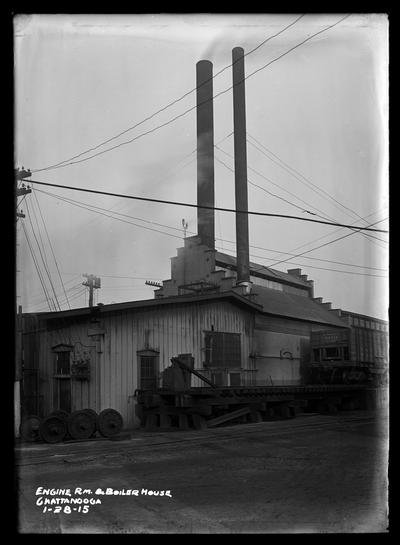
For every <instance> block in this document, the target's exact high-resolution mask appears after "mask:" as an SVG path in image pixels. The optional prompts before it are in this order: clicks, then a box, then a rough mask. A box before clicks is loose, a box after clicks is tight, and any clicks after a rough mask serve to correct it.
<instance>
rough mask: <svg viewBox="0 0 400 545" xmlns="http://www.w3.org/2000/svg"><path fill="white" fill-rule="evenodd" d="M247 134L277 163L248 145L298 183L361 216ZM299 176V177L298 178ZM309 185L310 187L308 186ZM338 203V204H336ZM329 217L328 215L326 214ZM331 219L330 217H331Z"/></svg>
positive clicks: (376, 238)
mask: <svg viewBox="0 0 400 545" xmlns="http://www.w3.org/2000/svg"><path fill="white" fill-rule="evenodd" d="M247 136H249V137H250V138H252V139H253V140H254V141H255V142H257V144H258V145H259V146H261V147H262V148H263V149H264V150H265V151H267V152H268V153H270V154H271V155H273V156H274V157H276V158H277V159H278V160H279V161H280V163H282V164H280V163H278V162H277V161H275V159H273V158H272V157H270V156H269V155H267V154H266V153H265V152H264V151H263V149H260V148H259V147H258V146H256V145H255V144H254V143H253V142H251V140H247V141H248V143H249V144H250V145H252V146H253V147H254V148H255V149H256V150H258V151H259V152H260V153H262V154H263V155H264V156H265V157H267V159H269V160H270V161H272V162H273V163H275V164H276V165H278V166H279V167H280V168H282V169H283V170H285V171H286V172H287V173H288V174H290V175H291V176H293V177H294V178H296V179H297V180H298V181H299V182H300V183H302V184H304V185H306V186H307V187H309V188H310V189H311V190H312V191H314V193H316V194H317V195H319V196H320V197H323V198H325V199H326V200H328V198H329V199H330V200H332V201H333V202H334V206H335V207H336V208H337V209H340V208H339V206H340V207H342V208H344V209H346V210H349V211H350V212H351V213H352V217H354V216H357V217H358V219H362V217H361V216H360V215H359V214H358V213H357V212H356V211H355V210H353V209H351V208H349V207H348V206H346V205H344V204H343V203H341V202H340V201H338V200H337V199H335V197H333V196H332V195H331V194H330V193H328V192H327V191H325V190H324V189H322V188H320V187H318V186H316V185H315V184H313V182H311V180H309V179H308V178H307V177H306V176H304V175H303V174H301V172H299V171H298V170H296V169H295V168H293V167H291V166H290V165H289V164H288V163H286V162H285V161H283V159H281V158H280V157H279V156H278V155H276V153H274V152H273V151H271V150H270V149H269V148H267V146H265V145H264V144H262V143H261V142H260V141H259V140H257V139H256V138H255V137H254V136H251V135H250V134H249V133H247ZM300 176H301V178H300ZM310 186H311V187H310ZM324 195H325V196H324ZM337 205H339V206H337ZM345 214H346V215H347V216H348V217H351V216H350V215H349V214H348V213H347V212H345ZM328 217H329V216H328ZM331 219H332V218H331ZM360 234H361V235H363V236H367V237H370V238H373V239H375V240H378V241H380V242H385V241H384V240H382V239H380V238H378V237H374V236H373V235H370V234H368V233H360Z"/></svg>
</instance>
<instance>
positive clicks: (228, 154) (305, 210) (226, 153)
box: [215, 145, 332, 219]
mask: <svg viewBox="0 0 400 545" xmlns="http://www.w3.org/2000/svg"><path fill="white" fill-rule="evenodd" d="M215 147H216V148H217V149H218V150H219V151H222V153H225V155H227V156H228V157H230V158H231V159H233V156H232V155H231V154H230V153H228V152H227V151H225V150H223V149H222V148H220V147H219V146H217V145H215ZM216 159H217V161H218V162H220V163H221V164H222V165H224V166H225V167H226V168H227V169H229V170H230V171H231V172H234V170H233V169H232V168H231V167H229V166H228V165H227V164H226V163H224V162H223V161H221V159H219V158H218V157H216ZM248 169H249V170H251V171H252V172H254V173H255V174H258V175H259V176H260V177H261V178H264V180H266V181H267V182H270V183H271V184H273V185H275V186H276V187H279V188H280V189H282V190H283V191H285V192H286V193H289V194H290V195H292V196H293V197H295V198H296V199H298V200H299V201H300V202H303V203H304V204H306V205H307V207H309V203H307V202H306V201H304V200H303V199H301V198H300V197H297V195H295V194H294V193H292V192H291V191H289V190H287V189H285V188H284V187H282V186H280V185H279V184H277V183H275V182H274V181H272V180H271V179H270V178H267V177H266V176H264V175H263V174H261V172H259V171H257V170H255V169H254V168H252V167H250V166H248ZM247 181H248V183H249V184H250V185H253V186H255V187H258V188H259V189H261V190H263V191H265V192H266V193H269V194H270V195H272V196H273V197H276V198H277V199H281V200H282V201H284V202H286V203H288V204H290V205H291V206H294V207H295V208H298V209H299V210H301V211H302V212H305V213H307V214H311V215H313V216H318V217H320V218H323V219H332V218H329V217H324V216H319V215H318V214H315V213H314V212H310V210H307V209H305V208H302V207H301V206H297V204H294V203H292V202H290V201H288V200H286V199H284V198H283V197H281V196H279V195H275V194H274V193H271V192H270V191H268V190H267V189H265V188H263V187H261V186H259V185H257V184H255V183H254V182H251V181H250V180H249V179H247ZM313 208H314V209H315V210H317V211H318V212H321V214H323V212H322V211H321V210H318V208H315V207H314V206H313Z"/></svg>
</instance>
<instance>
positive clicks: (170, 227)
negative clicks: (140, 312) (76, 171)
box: [38, 190, 386, 279]
mask: <svg viewBox="0 0 400 545" xmlns="http://www.w3.org/2000/svg"><path fill="white" fill-rule="evenodd" d="M38 191H41V190H38ZM41 192H43V191H41ZM43 193H45V194H47V195H49V196H51V197H53V198H60V199H61V200H65V202H67V203H69V204H72V205H78V203H79V201H75V200H72V199H71V200H70V199H64V198H63V197H60V196H59V195H54V194H52V193H48V192H43ZM89 206H92V205H88V207H86V206H82V207H83V208H87V209H88V210H90V208H89ZM94 208H99V207H97V206H96V207H94ZM103 210H104V209H103ZM92 211H93V212H96V210H92ZM104 215H105V216H107V217H110V218H111V219H118V218H115V217H114V216H110V215H107V214H104ZM123 215H124V216H127V217H130V216H128V215H127V214H123ZM136 219H140V220H141V218H136ZM142 221H148V220H142ZM127 223H131V222H127ZM132 225H134V226H136V227H144V226H141V225H138V224H133V223H132ZM157 225H160V226H162V227H166V228H168V229H174V230H177V231H180V229H178V228H176V227H172V226H168V225H165V224H159V223H158V224H157ZM156 231H157V232H160V233H162V234H166V235H169V236H175V235H172V234H171V233H167V232H163V231H158V230H156ZM178 238H182V237H178ZM218 240H220V241H221V240H222V241H223V242H228V243H231V244H235V242H234V241H230V240H226V239H218ZM250 247H252V248H257V249H261V250H264V251H272V252H276V253H284V254H286V255H291V256H292V257H298V254H293V253H289V252H278V251H277V250H271V249H268V248H264V247H261V246H254V245H250ZM252 256H253V257H262V258H263V259H267V260H271V261H273V258H267V257H265V256H256V255H254V254H252ZM306 259H311V260H317V261H324V262H328V263H335V264H341V265H346V266H350V267H357V268H363V269H369V270H377V271H386V269H380V268H376V267H367V266H362V265H357V264H351V263H344V262H338V261H332V260H326V259H320V258H315V257H306ZM302 266H309V267H310V268H321V267H315V266H311V265H304V264H302ZM263 268H269V267H263ZM321 269H322V268H321ZM326 270H333V269H326ZM335 272H346V271H339V270H335ZM102 276H105V277H107V276H109V277H115V278H137V277H126V276H116V275H114V276H112V275H102ZM140 278H142V279H148V278H144V277H140Z"/></svg>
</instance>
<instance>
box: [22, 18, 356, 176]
mask: <svg viewBox="0 0 400 545" xmlns="http://www.w3.org/2000/svg"><path fill="white" fill-rule="evenodd" d="M348 17H350V14H349V15H346V16H345V17H342V18H341V19H339V21H337V22H336V23H334V24H332V25H329V26H328V27H326V28H324V29H322V30H319V31H318V32H315V33H314V34H312V35H311V36H309V37H308V38H306V39H305V40H303V41H301V42H300V43H298V44H296V45H295V46H293V47H291V48H290V49H288V50H287V51H285V52H284V53H282V54H281V55H279V56H278V57H275V58H274V59H272V60H271V61H269V62H268V63H267V64H265V65H264V66H262V67H260V68H257V69H256V70H255V71H254V72H251V73H250V74H249V75H248V76H245V77H244V78H243V81H245V80H247V79H249V78H250V77H252V76H254V75H255V74H257V73H258V72H260V71H261V70H265V69H266V68H267V67H268V66H270V65H271V64H273V63H274V62H277V61H278V60H280V59H281V58H283V57H284V56H285V55H288V54H289V53H291V52H292V51H294V50H295V49H297V48H298V47H300V46H302V45H303V44H305V43H306V42H308V41H310V40H311V39H312V38H314V37H315V36H318V35H319V34H322V33H323V32H327V31H328V30H330V29H331V28H333V27H335V26H336V25H338V24H339V23H341V22H342V21H344V19H347V18H348ZM240 83H242V81H239V82H237V84H236V85H239V84H240ZM231 89H233V85H231V86H230V87H228V88H226V89H224V90H223V91H220V92H219V93H217V94H216V95H214V97H213V98H212V99H208V100H205V101H203V102H201V103H200V104H198V105H195V106H192V107H191V108H188V109H187V110H185V111H183V112H182V113H180V114H178V115H176V116H175V117H173V118H171V119H169V120H168V121H166V122H164V123H161V124H160V125H157V126H156V127H153V128H152V129H149V130H147V131H145V132H143V133H140V134H138V135H136V136H135V137H133V138H131V139H130V140H126V141H124V142H120V143H119V144H116V145H115V146H112V147H110V148H107V149H105V150H102V151H99V152H97V153H95V154H93V155H89V156H88V157H85V158H83V159H79V160H77V161H69V162H65V163H64V164H59V165H57V166H56V165H54V166H49V167H46V168H43V169H33V170H32V172H40V171H43V170H53V169H55V168H64V167H66V166H69V165H74V164H78V163H82V162H85V161H89V160H90V159H93V158H94V157H98V156H100V155H103V154H105V153H108V152H110V151H113V150H115V149H117V148H120V147H121V146H126V145H128V144H131V143H132V142H135V141H136V140H138V139H139V138H142V137H143V136H147V135H148V134H151V133H153V132H155V131H157V130H159V129H161V128H163V127H166V126H167V125H170V124H171V123H173V122H174V121H176V120H178V119H180V118H181V117H184V116H185V115H186V114H188V113H189V112H192V111H193V110H195V109H197V108H198V106H202V105H203V104H206V103H207V102H210V100H214V99H216V98H218V97H219V96H221V95H223V94H225V93H227V92H228V91H230V90H231Z"/></svg>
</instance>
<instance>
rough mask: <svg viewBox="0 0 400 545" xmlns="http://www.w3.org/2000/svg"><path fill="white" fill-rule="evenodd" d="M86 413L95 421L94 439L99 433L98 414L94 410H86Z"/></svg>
mask: <svg viewBox="0 0 400 545" xmlns="http://www.w3.org/2000/svg"><path fill="white" fill-rule="evenodd" d="M84 412H85V413H86V414H87V415H88V416H89V418H92V419H93V422H94V432H93V433H92V435H91V437H94V436H95V435H96V431H97V413H96V411H94V410H93V409H84Z"/></svg>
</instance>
